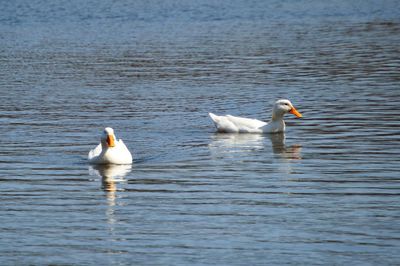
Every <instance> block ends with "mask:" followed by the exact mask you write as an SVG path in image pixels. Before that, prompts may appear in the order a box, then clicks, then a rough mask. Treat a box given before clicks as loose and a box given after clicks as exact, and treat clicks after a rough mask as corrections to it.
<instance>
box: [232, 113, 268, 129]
mask: <svg viewBox="0 0 400 266" xmlns="http://www.w3.org/2000/svg"><path fill="white" fill-rule="evenodd" d="M226 117H227V118H228V119H229V120H230V121H231V122H232V123H233V124H235V125H236V126H237V127H238V128H239V132H242V131H249V130H250V131H251V130H256V129H260V128H261V127H263V126H265V125H266V124H267V123H265V122H263V121H260V120H257V119H252V118H244V117H237V116H233V115H227V116H226ZM250 133H251V132H250Z"/></svg>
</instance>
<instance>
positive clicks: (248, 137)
mask: <svg viewBox="0 0 400 266" xmlns="http://www.w3.org/2000/svg"><path fill="white" fill-rule="evenodd" d="M267 139H269V140H270V141H271V144H272V152H273V153H274V154H275V155H278V156H279V157H280V158H284V159H289V160H299V159H301V145H298V144H295V145H291V146H287V145H286V144H285V134H284V133H278V134H226V133H222V134H221V133H216V134H214V135H213V136H212V142H211V143H210V145H209V147H210V149H211V150H212V151H215V152H218V153H221V152H222V153H244V152H246V153H247V152H250V151H257V150H263V149H265V142H266V140H267Z"/></svg>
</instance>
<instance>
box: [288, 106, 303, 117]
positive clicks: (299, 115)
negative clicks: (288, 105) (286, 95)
mask: <svg viewBox="0 0 400 266" xmlns="http://www.w3.org/2000/svg"><path fill="white" fill-rule="evenodd" d="M289 113H291V114H294V115H295V116H297V117H299V118H300V117H302V115H301V114H300V113H299V111H297V110H296V108H294V107H292V109H290V111H289Z"/></svg>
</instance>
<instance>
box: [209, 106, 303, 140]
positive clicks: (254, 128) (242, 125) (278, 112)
mask: <svg viewBox="0 0 400 266" xmlns="http://www.w3.org/2000/svg"><path fill="white" fill-rule="evenodd" d="M286 113H291V114H294V115H295V116H297V117H302V115H301V114H300V113H299V112H298V111H297V110H296V108H294V107H293V105H292V103H291V102H290V101H289V100H284V99H281V100H278V101H276V102H275V104H274V107H273V109H272V119H271V121H270V122H269V123H266V122H264V121H260V120H257V119H251V118H243V117H236V116H232V115H226V116H218V115H215V114H213V113H209V115H210V117H211V119H212V120H213V121H214V124H215V126H216V128H217V131H218V132H225V133H279V132H285V121H283V116H284V115H285V114H286Z"/></svg>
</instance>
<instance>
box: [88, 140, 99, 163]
mask: <svg viewBox="0 0 400 266" xmlns="http://www.w3.org/2000/svg"><path fill="white" fill-rule="evenodd" d="M101 150H102V149H101V143H100V144H99V145H97V147H96V148H94V149H93V150H90V151H89V154H88V159H89V161H92V160H93V159H94V158H96V157H97V156H99V155H100V153H101Z"/></svg>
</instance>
